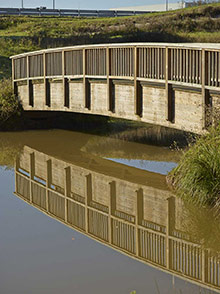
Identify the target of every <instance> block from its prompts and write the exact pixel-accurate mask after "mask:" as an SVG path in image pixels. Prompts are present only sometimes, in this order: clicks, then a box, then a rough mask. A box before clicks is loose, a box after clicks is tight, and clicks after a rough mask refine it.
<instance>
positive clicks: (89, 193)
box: [85, 174, 92, 233]
mask: <svg viewBox="0 0 220 294" xmlns="http://www.w3.org/2000/svg"><path fill="white" fill-rule="evenodd" d="M91 200H92V174H88V175H87V176H86V195H85V230H86V232H87V233H88V232H89V205H90V202H91Z"/></svg>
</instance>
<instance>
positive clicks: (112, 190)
mask: <svg viewBox="0 0 220 294" xmlns="http://www.w3.org/2000/svg"><path fill="white" fill-rule="evenodd" d="M115 209H116V183H115V181H113V182H110V183H109V209H108V241H109V243H110V244H112V218H111V216H112V215H114V212H115Z"/></svg>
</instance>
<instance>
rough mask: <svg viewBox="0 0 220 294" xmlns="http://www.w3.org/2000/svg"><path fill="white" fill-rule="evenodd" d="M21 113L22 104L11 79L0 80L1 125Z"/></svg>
mask: <svg viewBox="0 0 220 294" xmlns="http://www.w3.org/2000/svg"><path fill="white" fill-rule="evenodd" d="M20 113H21V105H20V103H19V100H18V97H16V95H15V94H14V91H13V87H12V83H11V80H10V79H3V80H0V125H1V124H3V123H5V122H6V121H8V120H9V119H11V118H13V117H15V116H18V115H20Z"/></svg>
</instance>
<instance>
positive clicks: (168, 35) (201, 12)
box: [0, 4, 220, 78]
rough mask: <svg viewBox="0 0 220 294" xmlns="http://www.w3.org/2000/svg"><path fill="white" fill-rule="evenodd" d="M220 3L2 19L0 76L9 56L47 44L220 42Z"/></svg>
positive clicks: (4, 73) (7, 73)
mask: <svg viewBox="0 0 220 294" xmlns="http://www.w3.org/2000/svg"><path fill="white" fill-rule="evenodd" d="M219 16H220V4H210V5H203V6H198V7H193V8H185V9H180V10H176V11H169V12H160V13H152V14H146V15H141V16H131V17H120V18H71V17H65V18H59V17H30V16H23V17H20V16H7V17H1V18H0V78H1V77H8V76H10V74H11V71H10V61H9V59H8V57H9V56H10V55H13V54H18V53H22V52H26V51H31V50H37V49H42V48H48V47H57V46H68V45H76V44H89V43H105V42H107V43H108V42H111V43H113V42H220V19H219Z"/></svg>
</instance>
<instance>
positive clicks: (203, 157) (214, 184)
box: [167, 125, 220, 206]
mask: <svg viewBox="0 0 220 294" xmlns="http://www.w3.org/2000/svg"><path fill="white" fill-rule="evenodd" d="M219 146H220V126H219V125H218V126H217V127H216V128H214V127H213V128H211V129H210V132H209V133H207V134H206V135H203V136H202V137H200V138H198V140H197V141H196V143H195V144H194V145H192V146H190V148H189V149H188V150H187V151H185V152H184V153H183V156H182V158H181V160H180V162H179V165H178V166H177V167H176V168H175V169H174V170H173V171H171V172H170V174H169V175H168V177H167V180H168V184H169V185H171V187H173V188H174V190H175V191H176V192H177V195H178V196H180V197H182V198H184V199H187V200H189V201H192V202H194V203H195V204H200V205H204V204H208V205H217V206H219V204H220V148H219Z"/></svg>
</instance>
